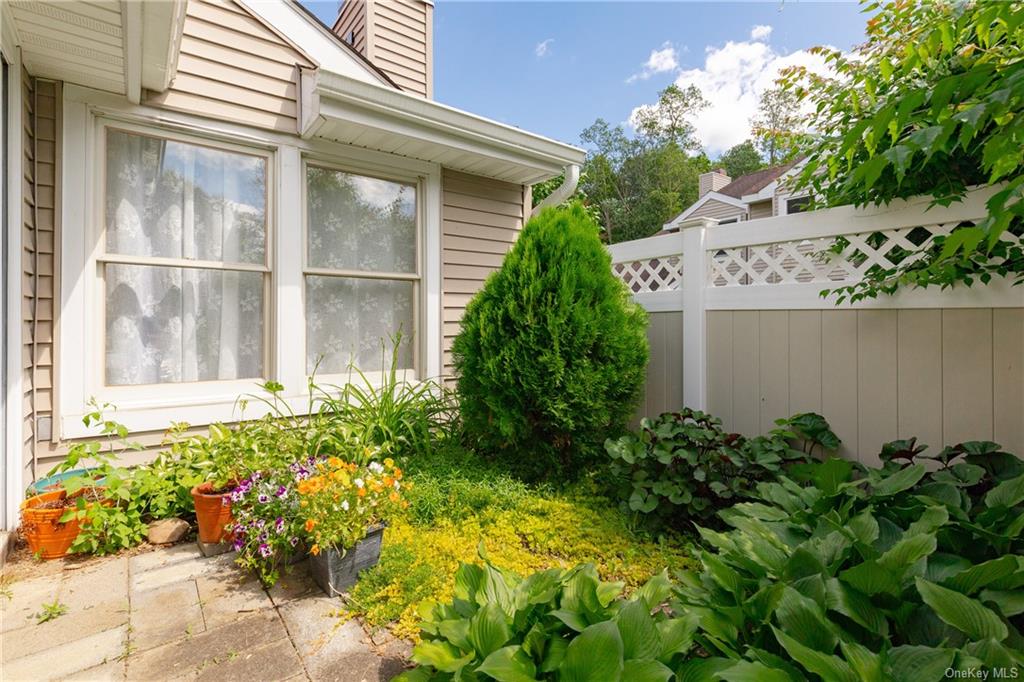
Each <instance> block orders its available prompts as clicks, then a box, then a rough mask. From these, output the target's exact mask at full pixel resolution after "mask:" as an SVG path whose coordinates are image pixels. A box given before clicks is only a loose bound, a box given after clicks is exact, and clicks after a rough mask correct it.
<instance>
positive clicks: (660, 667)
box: [622, 659, 672, 682]
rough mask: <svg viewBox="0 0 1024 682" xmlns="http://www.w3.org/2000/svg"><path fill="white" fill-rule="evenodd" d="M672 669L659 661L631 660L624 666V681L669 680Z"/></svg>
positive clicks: (647, 681)
mask: <svg viewBox="0 0 1024 682" xmlns="http://www.w3.org/2000/svg"><path fill="white" fill-rule="evenodd" d="M670 679H672V670H671V669H670V668H669V667H668V666H666V665H665V664H663V663H659V662H658V661H653V660H650V659H647V660H637V659H633V660H629V661H626V662H625V664H624V665H623V667H622V680H623V682H668V680H670Z"/></svg>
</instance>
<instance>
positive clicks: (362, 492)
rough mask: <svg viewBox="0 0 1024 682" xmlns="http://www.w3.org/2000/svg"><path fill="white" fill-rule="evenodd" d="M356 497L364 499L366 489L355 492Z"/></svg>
mask: <svg viewBox="0 0 1024 682" xmlns="http://www.w3.org/2000/svg"><path fill="white" fill-rule="evenodd" d="M356 495H358V496H359V497H366V488H360V489H359V490H357V491H356Z"/></svg>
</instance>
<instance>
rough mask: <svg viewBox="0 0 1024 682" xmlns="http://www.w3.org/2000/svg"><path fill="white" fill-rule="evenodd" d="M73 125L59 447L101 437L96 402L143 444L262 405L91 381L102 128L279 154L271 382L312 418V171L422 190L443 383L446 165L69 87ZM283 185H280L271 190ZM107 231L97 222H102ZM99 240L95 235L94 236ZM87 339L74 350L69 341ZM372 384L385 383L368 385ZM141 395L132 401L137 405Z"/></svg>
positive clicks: (424, 326)
mask: <svg viewBox="0 0 1024 682" xmlns="http://www.w3.org/2000/svg"><path fill="white" fill-rule="evenodd" d="M63 115H64V119H63V120H64V125H63V129H62V136H63V137H62V143H63V149H64V163H63V165H62V176H61V183H62V199H63V202H62V212H61V220H62V231H61V253H62V258H61V282H62V286H61V291H60V298H61V301H60V315H59V320H58V323H57V324H58V327H57V334H58V335H59V336H60V337H62V338H64V339H65V341H66V342H65V343H60V344H59V350H58V358H57V360H58V363H59V364H58V365H57V366H56V370H57V376H56V381H57V384H58V387H59V390H58V392H57V393H58V403H57V405H56V406H55V407H56V410H57V414H56V415H55V420H54V421H55V425H56V426H55V428H57V429H59V431H58V433H59V437H60V438H63V439H73V438H81V437H88V436H92V435H94V433H93V432H91V431H90V430H89V429H87V428H86V427H85V426H84V424H83V423H82V417H83V416H84V414H85V413H86V412H87V411H88V410H87V404H88V401H89V399H90V398H91V397H93V395H95V397H96V398H97V399H99V400H107V401H109V402H111V403H113V404H114V405H115V406H116V407H117V412H116V418H117V419H118V420H119V421H120V422H121V423H123V424H125V425H126V426H127V427H128V429H129V430H130V431H132V432H136V433H138V432H145V431H163V430H165V429H166V428H167V427H168V425H169V424H170V422H171V421H185V422H188V423H190V424H193V425H197V426H198V425H205V424H210V423H213V422H227V421H232V420H237V419H238V418H239V417H240V416H241V412H240V409H239V405H238V401H237V399H238V398H239V396H242V395H244V394H257V393H259V391H260V389H259V387H258V385H257V384H258V381H249V380H245V381H237V382H235V381H229V382H195V383H182V384H160V385H157V386H153V387H149V388H148V390H141V391H140V390H139V387H130V388H131V390H125V391H117V390H111V388H115V389H117V388H122V387H106V388H104V389H103V390H102V391H101V392H98V391H96V390H95V389H94V388H91V387H97V386H99V384H97V383H96V382H95V380H94V379H92V378H91V377H90V372H97V371H98V368H100V367H102V354H101V353H102V346H101V345H100V343H99V340H100V338H101V337H100V334H102V331H103V329H102V327H103V324H102V322H101V321H102V320H103V311H102V310H97V309H96V308H97V305H98V302H99V300H100V299H99V298H98V296H96V295H94V294H95V290H94V287H95V285H96V282H97V278H96V277H95V276H94V275H93V274H92V273H95V268H96V256H97V251H98V249H99V248H101V245H99V244H98V243H96V241H95V234H94V232H95V229H96V224H95V222H93V223H92V225H91V226H90V223H89V222H88V221H87V220H86V218H87V217H93V216H95V215H96V208H97V202H101V201H102V198H101V196H100V195H99V194H97V192H98V191H102V186H99V187H97V186H96V184H95V182H96V178H95V177H94V176H95V175H96V173H95V168H96V167H97V163H102V159H98V158H97V157H98V156H101V155H102V148H101V147H100V146H99V144H98V140H97V134H98V130H99V126H100V125H102V124H103V123H104V122H109V121H116V122H118V124H119V125H120V124H125V126H126V127H127V126H132V125H134V126H140V128H139V131H140V132H147V131H148V132H149V134H154V135H161V134H173V133H175V132H177V133H182V134H184V135H186V136H189V137H196V138H205V139H207V140H210V141H212V142H214V143H215V144H218V145H221V144H223V143H228V144H227V146H229V147H230V146H231V143H232V142H234V145H235V146H242V147H246V148H252V149H256V150H263V151H266V152H270V155H271V164H272V168H268V182H270V183H271V185H270V187H269V195H270V197H271V199H270V203H269V204H268V215H269V212H270V211H273V212H274V213H273V217H272V218H270V217H268V230H270V234H268V243H269V244H271V245H272V246H271V248H270V250H269V253H270V255H271V261H270V268H271V274H270V276H269V277H270V280H271V286H270V294H269V299H268V300H267V301H266V302H265V305H266V307H267V322H266V324H267V326H268V328H269V330H270V332H271V333H270V338H271V343H270V346H269V348H268V353H267V361H266V363H265V364H266V367H265V374H266V377H265V378H267V379H273V380H275V381H278V382H280V383H282V384H283V385H284V386H285V388H286V393H285V395H284V399H285V401H286V402H287V403H288V404H289V406H290V407H291V408H292V409H294V410H302V409H304V408H305V406H306V404H307V401H308V394H307V392H306V391H307V376H306V372H305V365H306V362H305V313H304V310H305V301H304V293H303V291H304V274H303V270H302V268H303V258H304V253H305V244H304V242H303V241H302V239H301V238H299V237H300V233H301V232H304V229H305V228H304V227H303V228H302V229H301V230H299V229H296V228H298V227H299V225H300V224H301V225H304V211H305V196H304V195H303V188H304V185H305V181H304V178H303V175H302V174H303V173H304V169H305V163H304V162H305V160H306V159H309V160H312V161H314V162H316V161H319V162H321V163H326V164H328V165H332V166H344V167H347V168H350V169H351V170H352V171H353V172H361V173H367V174H370V175H377V176H383V177H388V176H393V177H396V178H410V177H414V178H416V179H417V182H418V184H417V186H418V188H419V191H420V192H421V193H422V194H421V196H418V197H417V199H418V201H419V202H420V204H421V205H422V209H421V210H422V227H421V239H422V242H421V244H422V246H421V256H420V257H421V258H422V261H421V263H422V269H421V271H420V277H421V279H420V283H421V291H420V292H419V305H420V306H421V312H420V315H419V319H418V322H419V324H420V328H419V329H418V330H417V331H416V333H417V335H418V336H419V337H420V340H419V344H420V347H421V351H420V352H421V356H420V357H421V358H422V361H421V363H420V365H419V371H418V374H419V376H421V377H438V376H440V374H441V328H442V323H441V170H440V167H439V166H438V165H437V164H431V163H425V162H421V161H417V160H413V159H407V158H405V157H400V156H395V155H392V154H385V153H381V152H373V151H369V150H365V149H359V148H356V147H350V146H347V145H341V144H336V143H328V142H321V141H316V140H301V139H299V138H297V137H294V136H289V135H283V134H280V133H274V132H272V131H263V130H258V129H254V128H250V127H247V126H242V125H235V124H231V123H225V122H219V121H210V120H208V119H204V118H202V117H198V116H194V115H191V114H184V113H181V114H179V113H172V112H167V111H165V110H159V109H153V108H150V107H146V106H144V105H130V104H125V103H124V102H123V101H119V100H118V99H117V98H113V97H111V96H109V95H106V94H104V93H99V92H97V91H93V90H89V89H87V88H80V87H74V86H68V87H67V88H65V91H64V110H63ZM271 178H272V179H271ZM92 220H93V221H95V218H92ZM87 232H89V234H87ZM70 339H78V340H80V342H76V343H71V342H69V341H68V340H70ZM347 378H348V375H335V376H324V377H319V376H318V378H317V380H318V382H320V381H323V382H324V383H325V384H330V383H336V384H340V383H344V382H345V381H346V380H347ZM367 378H368V380H369V381H370V383H371V384H374V383H376V381H377V380H378V379H379V378H380V377H379V376H378V375H368V377H367ZM129 394H130V395H129ZM267 410H268V408H266V407H265V406H263V405H262V404H260V403H258V402H255V401H249V406H248V408H247V409H246V411H245V416H246V417H258V416H260V415H261V414H264V413H266V412H267Z"/></svg>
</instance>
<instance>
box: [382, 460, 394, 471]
mask: <svg viewBox="0 0 1024 682" xmlns="http://www.w3.org/2000/svg"><path fill="white" fill-rule="evenodd" d="M384 466H386V467H387V468H388V469H390V468H391V467H393V466H395V460H393V459H391V458H390V457H387V458H385V459H384Z"/></svg>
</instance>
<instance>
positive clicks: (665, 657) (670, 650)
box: [655, 613, 700, 663]
mask: <svg viewBox="0 0 1024 682" xmlns="http://www.w3.org/2000/svg"><path fill="white" fill-rule="evenodd" d="M699 622H700V618H699V616H698V615H697V614H695V613H686V614H684V615H682V616H681V617H679V618H670V619H669V620H663V621H661V622H659V623H657V624H656V625H655V627H657V628H658V635H659V636H660V637H661V651H660V652H659V653H658V660H660V661H662V662H664V663H667V662H668V661H669V659H671V658H672V656H674V655H675V654H682V653H686V652H687V651H689V650H690V647H691V646H692V645H693V633H694V632H696V631H697V625H698V623H699Z"/></svg>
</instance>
